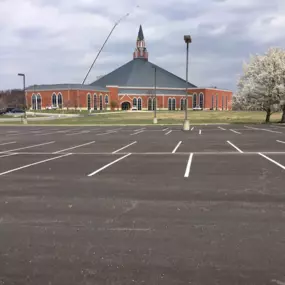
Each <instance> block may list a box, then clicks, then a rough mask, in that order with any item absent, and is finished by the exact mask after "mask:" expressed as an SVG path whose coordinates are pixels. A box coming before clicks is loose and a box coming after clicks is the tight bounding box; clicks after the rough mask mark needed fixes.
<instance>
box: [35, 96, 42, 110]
mask: <svg viewBox="0 0 285 285" xmlns="http://www.w3.org/2000/svg"><path fill="white" fill-rule="evenodd" d="M36 109H37V110H41V109H42V96H41V95H40V94H38V95H37V105H36Z"/></svg>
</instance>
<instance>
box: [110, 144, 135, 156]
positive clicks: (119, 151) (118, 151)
mask: <svg viewBox="0 0 285 285" xmlns="http://www.w3.org/2000/svg"><path fill="white" fill-rule="evenodd" d="M136 143H137V142H132V143H130V144H128V145H126V146H124V147H122V148H120V149H118V150H116V151H114V152H112V153H113V154H115V153H118V152H120V151H121V150H123V149H126V148H127V147H129V146H132V145H134V144H136Z"/></svg>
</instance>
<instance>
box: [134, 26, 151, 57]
mask: <svg viewBox="0 0 285 285" xmlns="http://www.w3.org/2000/svg"><path fill="white" fill-rule="evenodd" d="M136 58H143V59H145V60H148V52H147V49H146V47H145V40H144V35H143V29H142V26H141V25H140V28H139V33H138V37H137V46H136V49H135V51H134V59H136Z"/></svg>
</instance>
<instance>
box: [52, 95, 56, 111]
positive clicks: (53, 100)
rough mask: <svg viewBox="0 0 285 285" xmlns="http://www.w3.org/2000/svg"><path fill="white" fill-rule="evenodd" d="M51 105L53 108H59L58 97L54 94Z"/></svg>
mask: <svg viewBox="0 0 285 285" xmlns="http://www.w3.org/2000/svg"><path fill="white" fill-rule="evenodd" d="M51 105H52V107H54V108H57V97H56V94H52V97H51Z"/></svg>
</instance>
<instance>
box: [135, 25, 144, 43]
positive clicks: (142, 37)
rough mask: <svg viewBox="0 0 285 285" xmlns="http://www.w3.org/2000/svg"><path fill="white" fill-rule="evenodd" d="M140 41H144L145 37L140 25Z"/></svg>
mask: <svg viewBox="0 0 285 285" xmlns="http://www.w3.org/2000/svg"><path fill="white" fill-rule="evenodd" d="M137 40H138V41H144V35H143V30H142V25H140V29H139V34H138V39H137Z"/></svg>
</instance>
